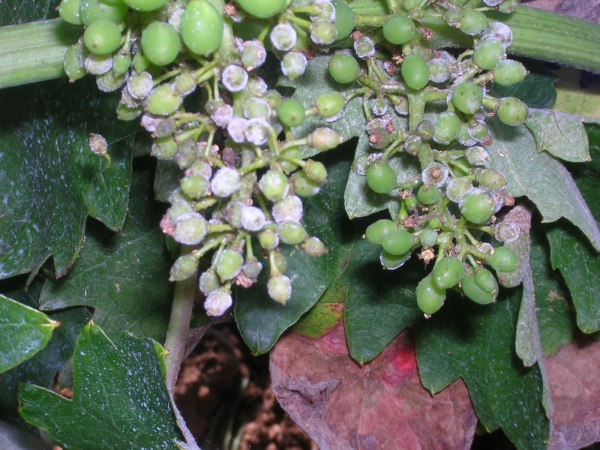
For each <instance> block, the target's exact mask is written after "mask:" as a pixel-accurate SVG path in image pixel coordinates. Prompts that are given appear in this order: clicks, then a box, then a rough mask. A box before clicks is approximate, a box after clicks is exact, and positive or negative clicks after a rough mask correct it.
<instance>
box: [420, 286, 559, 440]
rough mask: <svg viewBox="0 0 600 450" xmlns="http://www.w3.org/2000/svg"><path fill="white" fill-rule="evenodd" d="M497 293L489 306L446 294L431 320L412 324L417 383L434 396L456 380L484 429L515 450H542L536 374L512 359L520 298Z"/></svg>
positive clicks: (544, 424)
mask: <svg viewBox="0 0 600 450" xmlns="http://www.w3.org/2000/svg"><path fill="white" fill-rule="evenodd" d="M503 292H506V294H501V295H500V296H499V301H498V302H497V303H495V304H491V305H477V304H475V303H474V302H471V301H469V300H468V299H466V298H462V297H459V296H458V295H454V294H450V295H449V298H448V299H447V300H446V305H445V306H444V307H443V308H442V309H441V310H440V311H438V312H437V313H435V314H434V315H433V317H432V318H431V319H429V320H427V321H426V320H425V319H422V320H421V321H420V322H419V323H417V324H416V326H415V334H416V342H417V360H418V364H419V370H420V374H421V381H422V382H423V385H424V386H425V387H426V388H427V389H429V390H430V391H431V392H433V393H436V392H440V391H441V390H442V389H444V388H445V387H446V386H448V385H449V384H450V383H452V382H453V381H454V380H456V379H457V378H459V377H460V378H462V379H463V381H464V382H465V384H466V385H467V388H468V389H469V393H470V395H471V400H472V402H473V406H474V408H475V412H476V413H477V417H478V418H479V420H480V421H481V423H482V425H483V426H484V427H485V428H486V429H488V430H495V429H496V428H498V427H502V429H503V431H504V433H505V434H506V436H508V438H509V439H510V440H511V441H512V442H513V443H514V444H515V445H516V447H517V448H530V449H544V448H546V445H545V444H546V442H547V439H548V434H549V431H550V426H549V425H550V423H549V421H548V418H547V417H546V411H545V410H544V406H543V405H544V400H545V393H544V388H543V377H542V373H541V371H540V369H539V367H538V365H535V366H533V367H531V368H524V367H523V365H522V363H521V361H520V360H519V359H518V358H516V357H515V354H514V348H515V331H516V326H517V319H518V310H519V304H520V302H521V292H520V289H518V288H515V289H510V290H509V291H503Z"/></svg>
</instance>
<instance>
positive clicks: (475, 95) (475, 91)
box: [452, 81, 483, 134]
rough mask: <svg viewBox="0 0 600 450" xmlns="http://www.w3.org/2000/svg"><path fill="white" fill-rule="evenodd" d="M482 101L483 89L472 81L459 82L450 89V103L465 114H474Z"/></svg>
mask: <svg viewBox="0 0 600 450" xmlns="http://www.w3.org/2000/svg"><path fill="white" fill-rule="evenodd" d="M482 102H483V89H482V88H481V86H479V85H478V84H475V83H473V82H472V81H465V82H464V83H460V84H459V85H458V86H456V87H455V88H454V90H453V91H452V103H453V104H454V106H456V109H458V110H459V111H461V112H463V113H465V114H475V113H476V112H477V111H479V108H481V103H482ZM458 131H459V130H457V134H458Z"/></svg>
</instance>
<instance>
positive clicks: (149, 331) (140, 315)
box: [40, 167, 172, 340]
mask: <svg viewBox="0 0 600 450" xmlns="http://www.w3.org/2000/svg"><path fill="white" fill-rule="evenodd" d="M151 171H152V167H144V168H140V170H139V171H138V170H136V172H135V176H134V178H133V181H132V186H131V206H130V208H129V212H128V215H127V220H126V221H125V224H124V225H123V230H122V232H121V233H113V232H110V231H107V230H106V229H105V228H104V227H103V226H102V225H100V224H98V223H93V222H90V223H89V224H88V227H87V234H86V241H85V244H84V246H83V249H82V250H81V255H80V257H79V259H78V260H77V261H76V263H75V264H74V266H73V268H72V270H71V271H70V272H69V273H68V274H67V275H66V276H64V277H62V278H61V279H59V280H56V281H48V282H47V283H46V284H45V286H44V290H43V291H42V295H41V297H40V307H41V309H43V310H45V311H50V310H55V309H62V308H66V307H69V306H77V305H85V306H93V307H94V308H95V313H94V321H95V322H96V323H97V324H98V325H100V326H102V327H103V329H105V332H106V333H107V335H108V336H109V337H110V338H111V339H114V340H117V339H118V338H119V336H120V334H121V333H122V332H123V331H128V332H130V333H133V334H135V335H138V336H142V337H152V338H154V339H157V340H162V339H163V338H164V335H165V332H166V329H167V325H168V318H169V309H170V299H171V298H172V296H171V286H170V283H169V281H168V278H169V270H170V265H171V260H170V257H169V255H168V252H167V251H166V248H165V240H164V236H163V234H162V232H161V231H160V229H159V227H158V223H159V222H160V218H161V211H163V210H164V207H163V206H162V205H159V204H157V203H155V202H153V200H152V199H153V197H154V196H153V192H152V186H151V175H150V172H151Z"/></svg>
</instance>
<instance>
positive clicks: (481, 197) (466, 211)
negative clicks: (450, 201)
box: [459, 189, 495, 225]
mask: <svg viewBox="0 0 600 450" xmlns="http://www.w3.org/2000/svg"><path fill="white" fill-rule="evenodd" d="M459 206H460V211H461V212H462V214H463V216H464V217H465V219H467V220H468V221H469V222H471V223H474V224H477V225H483V224H484V223H486V222H488V221H489V220H490V219H491V218H492V216H493V215H494V207H495V203H494V199H493V198H492V196H491V195H490V194H489V193H487V192H485V191H482V190H480V189H479V190H476V189H474V190H473V191H472V192H470V193H468V194H466V195H465V196H463V198H462V200H461V201H460V204H459Z"/></svg>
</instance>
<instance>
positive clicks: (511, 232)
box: [494, 221, 521, 242]
mask: <svg viewBox="0 0 600 450" xmlns="http://www.w3.org/2000/svg"><path fill="white" fill-rule="evenodd" d="M520 234H521V229H520V228H519V226H518V225H517V224H516V223H514V222H507V221H502V222H499V223H497V224H496V225H495V226H494V237H495V238H496V240H497V241H499V242H513V241H516V240H517V239H518V238H519V235H520Z"/></svg>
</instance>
